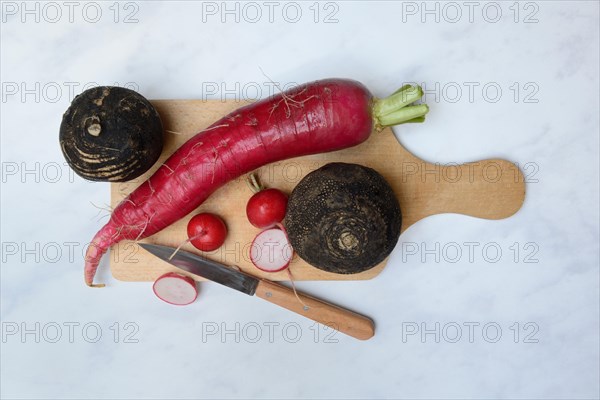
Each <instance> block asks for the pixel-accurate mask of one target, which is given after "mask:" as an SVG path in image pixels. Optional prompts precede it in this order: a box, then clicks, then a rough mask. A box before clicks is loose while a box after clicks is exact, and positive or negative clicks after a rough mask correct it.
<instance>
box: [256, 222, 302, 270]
mask: <svg viewBox="0 0 600 400" xmlns="http://www.w3.org/2000/svg"><path fill="white" fill-rule="evenodd" d="M293 255H294V252H293V250H292V246H291V245H290V241H289V239H288V237H287V234H286V233H285V231H284V230H282V229H279V228H270V229H266V230H264V231H262V232H261V233H259V234H258V235H256V237H255V238H254V241H253V242H252V246H251V247H250V260H252V263H253V264H254V265H255V266H256V268H258V269H260V270H262V271H265V272H278V271H281V270H284V269H285V268H287V266H288V265H289V264H290V261H291V260H292V256H293Z"/></svg>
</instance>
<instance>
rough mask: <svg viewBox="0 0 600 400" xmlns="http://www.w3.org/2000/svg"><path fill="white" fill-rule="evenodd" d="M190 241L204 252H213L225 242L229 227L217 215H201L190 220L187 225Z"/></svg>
mask: <svg viewBox="0 0 600 400" xmlns="http://www.w3.org/2000/svg"><path fill="white" fill-rule="evenodd" d="M187 234H188V237H189V241H190V242H191V243H192V244H193V245H194V247H195V248H197V249H198V250H202V251H213V250H216V249H218V248H219V247H221V246H222V245H223V243H224V242H225V238H226V237H227V226H225V222H223V220H222V219H221V218H220V217H218V216H217V215H215V214H211V213H201V214H198V215H196V216H194V217H193V218H192V219H190V222H188V225H187Z"/></svg>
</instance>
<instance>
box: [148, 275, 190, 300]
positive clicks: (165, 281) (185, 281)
mask: <svg viewBox="0 0 600 400" xmlns="http://www.w3.org/2000/svg"><path fill="white" fill-rule="evenodd" d="M152 290H153V291H154V294H155V295H156V297H158V298H159V299H161V300H162V301H165V302H167V303H169V304H173V305H176V306H185V305H188V304H191V303H193V302H194V301H195V300H196V298H197V297H198V289H197V287H196V281H194V280H193V279H192V278H190V277H189V276H185V275H181V274H178V273H176V272H168V273H166V274H164V275H162V276H160V277H159V278H158V279H157V280H156V281H155V282H154V285H152Z"/></svg>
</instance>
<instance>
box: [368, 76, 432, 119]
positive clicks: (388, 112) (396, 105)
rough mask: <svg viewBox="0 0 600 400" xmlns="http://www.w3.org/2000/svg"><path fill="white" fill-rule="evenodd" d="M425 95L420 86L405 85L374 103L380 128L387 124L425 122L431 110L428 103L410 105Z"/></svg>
mask: <svg viewBox="0 0 600 400" xmlns="http://www.w3.org/2000/svg"><path fill="white" fill-rule="evenodd" d="M422 96H423V89H421V87H420V86H411V85H404V86H402V87H401V88H400V89H398V90H397V91H395V92H394V93H392V95H390V96H389V97H386V98H385V99H377V100H375V102H374V103H373V116H374V118H375V121H376V128H377V129H378V130H380V129H383V128H385V127H387V126H393V125H399V124H404V123H413V122H423V121H425V114H427V113H428V112H429V107H428V106H427V104H418V105H410V104H412V103H414V102H415V101H417V100H419V99H420V98H421V97H422Z"/></svg>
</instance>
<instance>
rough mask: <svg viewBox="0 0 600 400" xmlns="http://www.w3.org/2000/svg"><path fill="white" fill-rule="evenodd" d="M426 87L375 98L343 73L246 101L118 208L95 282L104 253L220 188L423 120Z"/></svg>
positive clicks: (94, 246)
mask: <svg viewBox="0 0 600 400" xmlns="http://www.w3.org/2000/svg"><path fill="white" fill-rule="evenodd" d="M422 95H423V92H422V90H421V88H419V87H411V86H405V87H402V88H401V89H400V90H398V91H397V92H395V93H394V94H392V95H391V96H390V97H388V98H385V99H376V98H374V97H373V96H372V95H371V93H370V92H369V91H368V90H367V88H365V87H364V86H363V85H362V84H360V83H358V82H355V81H351V80H343V79H328V80H322V81H316V82H313V83H308V84H305V85H302V86H299V87H296V88H294V89H291V90H289V91H286V92H283V93H280V94H277V95H274V96H271V97H269V98H267V99H264V100H261V101H258V102H256V103H254V104H251V105H248V106H245V107H242V108H240V109H238V110H237V111H234V112H233V113H231V114H229V115H227V116H225V117H223V118H222V119H220V120H219V121H217V122H215V123H214V124H213V125H211V126H210V127H208V128H207V129H205V130H204V131H202V132H200V133H198V134H197V135H195V136H194V137H192V138H191V139H190V140H188V141H187V142H186V143H184V144H183V145H182V146H181V147H180V148H179V149H178V150H177V151H176V152H175V153H174V154H173V155H172V156H171V157H170V158H169V159H168V160H167V161H165V163H164V164H163V165H162V166H161V167H160V168H159V169H158V170H157V171H156V172H155V173H154V175H152V176H151V177H150V178H149V179H148V180H147V181H146V182H144V183H142V184H141V185H140V186H139V187H138V188H137V189H136V190H134V191H133V192H132V193H130V194H129V196H127V197H126V198H125V199H124V200H123V201H122V202H121V203H120V204H119V205H118V206H117V207H116V208H115V210H114V211H113V213H112V215H111V218H110V220H109V221H108V223H107V224H106V225H105V226H104V227H102V229H100V231H99V232H98V233H97V234H96V235H95V236H94V238H93V239H92V242H91V243H90V246H89V247H88V250H87V252H86V256H85V282H86V284H87V285H89V286H95V287H101V286H104V285H102V284H100V285H98V284H93V279H94V275H95V273H96V269H97V268H98V264H99V262H100V258H101V257H102V255H103V254H104V253H105V252H106V250H107V249H108V248H109V247H110V246H111V245H113V244H115V243H118V242H120V241H121V240H126V239H129V240H137V239H141V238H145V237H148V236H150V235H153V234H155V233H156V232H158V231H160V230H162V229H164V228H166V227H167V226H169V225H171V224H172V223H173V222H175V221H177V220H179V219H181V218H182V217H184V216H186V215H187V214H189V213H190V212H192V211H194V209H196V207H198V206H199V205H200V204H201V203H202V202H203V201H204V200H206V198H207V197H208V196H210V195H211V194H212V193H213V192H214V191H215V190H216V189H218V188H219V187H220V186H222V185H224V184H225V183H227V182H229V181H230V180H232V179H234V178H236V177H238V176H240V175H241V174H245V173H248V172H250V171H252V170H254V169H256V168H258V167H260V166H262V165H265V164H268V163H271V162H275V161H280V160H284V159H287V158H291V157H298V156H303V155H308V154H316V153H323V152H329V151H334V150H340V149H343V148H347V147H351V146H356V145H358V144H360V143H362V142H364V141H365V140H366V139H367V138H368V137H369V136H370V134H371V132H372V131H378V130H381V129H382V128H383V127H386V126H391V125H396V124H400V123H404V122H421V121H423V120H424V116H425V114H426V113H427V111H428V108H427V106H426V105H425V104H420V105H412V106H409V105H410V104H411V103H413V102H415V101H417V100H418V99H420V98H421V96H422Z"/></svg>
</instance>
